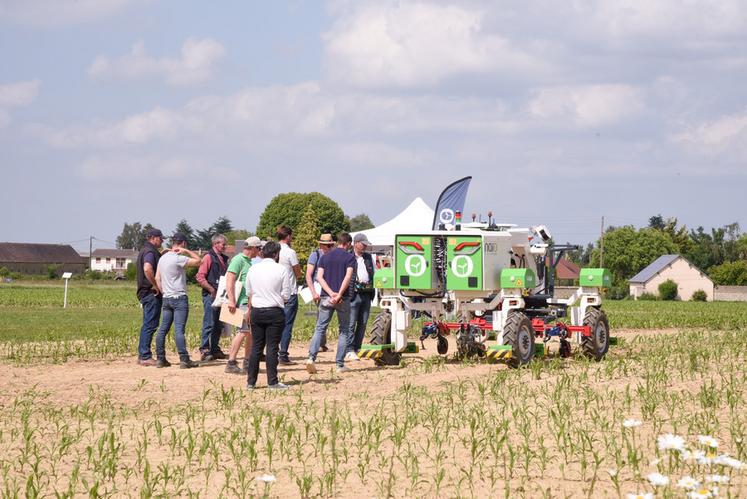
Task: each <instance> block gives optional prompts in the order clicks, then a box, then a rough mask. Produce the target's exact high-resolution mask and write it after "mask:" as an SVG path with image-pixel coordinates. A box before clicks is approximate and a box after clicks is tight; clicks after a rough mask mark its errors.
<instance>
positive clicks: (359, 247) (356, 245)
mask: <svg viewBox="0 0 747 499" xmlns="http://www.w3.org/2000/svg"><path fill="white" fill-rule="evenodd" d="M370 246H371V243H370V242H369V240H368V238H367V237H366V235H365V234H363V233H360V234H356V235H355V240H354V241H353V256H354V257H355V262H356V267H355V274H354V275H353V277H354V282H355V283H354V285H353V299H352V300H351V301H350V329H351V331H352V334H351V338H350V343H349V344H348V348H347V353H346V354H345V360H360V359H359V358H358V350H360V349H361V345H363V337H364V336H365V335H366V324H368V316H369V314H370V312H371V301H372V300H373V297H374V289H373V285H372V282H373V275H374V265H373V257H372V256H371V253H367V252H366V249H367V248H369V247H370Z"/></svg>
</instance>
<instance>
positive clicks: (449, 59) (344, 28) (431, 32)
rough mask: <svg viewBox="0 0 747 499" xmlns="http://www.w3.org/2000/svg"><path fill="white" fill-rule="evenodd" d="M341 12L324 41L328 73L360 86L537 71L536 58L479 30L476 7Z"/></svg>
mask: <svg viewBox="0 0 747 499" xmlns="http://www.w3.org/2000/svg"><path fill="white" fill-rule="evenodd" d="M361 5H362V6H361V7H359V8H357V9H354V10H352V12H349V13H347V14H344V15H343V16H342V17H341V18H340V19H339V20H338V21H337V22H336V23H335V25H334V26H333V27H332V29H331V31H330V32H328V33H327V34H326V35H325V37H324V39H325V51H326V55H325V56H326V61H325V62H326V67H327V71H328V73H329V75H330V77H331V78H332V79H334V80H337V81H343V82H350V83H352V84H354V85H357V86H361V87H376V86H390V85H391V86H402V87H408V86H420V85H433V84H436V83H438V82H440V81H442V80H444V79H446V78H449V77H453V76H458V75H461V74H474V73H482V72H489V71H493V72H496V71H503V72H505V73H516V72H537V71H538V70H542V69H544V67H545V66H546V65H545V64H544V63H543V62H542V61H541V60H539V59H537V58H535V57H533V56H532V55H530V54H528V53H526V52H524V51H522V50H521V49H519V48H518V47H515V46H513V45H512V43H511V42H510V40H508V39H506V38H503V37H500V36H498V35H495V34H491V33H487V32H486V31H485V30H484V29H483V17H484V14H483V13H482V12H481V11H478V10H473V9H467V8H462V7H459V6H452V5H435V4H428V3H396V4H392V3H375V4H370V5H366V4H361Z"/></svg>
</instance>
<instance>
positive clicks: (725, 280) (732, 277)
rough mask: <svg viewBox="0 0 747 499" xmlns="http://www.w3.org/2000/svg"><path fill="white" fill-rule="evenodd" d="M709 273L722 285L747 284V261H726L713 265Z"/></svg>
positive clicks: (714, 280)
mask: <svg viewBox="0 0 747 499" xmlns="http://www.w3.org/2000/svg"><path fill="white" fill-rule="evenodd" d="M708 274H709V275H710V276H711V279H713V282H715V283H716V284H720V285H722V286H747V261H745V260H737V261H736V262H724V263H722V264H721V265H715V266H713V267H711V268H710V270H709V271H708Z"/></svg>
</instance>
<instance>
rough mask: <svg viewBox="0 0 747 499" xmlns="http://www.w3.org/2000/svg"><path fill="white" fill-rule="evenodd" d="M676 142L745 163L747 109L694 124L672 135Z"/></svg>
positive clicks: (708, 153) (746, 158)
mask: <svg viewBox="0 0 747 499" xmlns="http://www.w3.org/2000/svg"><path fill="white" fill-rule="evenodd" d="M671 138H672V140H673V141H674V142H675V143H678V144H680V145H682V146H685V147H688V148H694V149H695V150H696V151H697V152H698V153H700V154H705V155H718V154H722V155H725V156H727V158H728V157H730V158H731V159H732V160H736V161H739V162H740V163H742V164H741V166H742V170H744V168H743V163H744V161H745V160H747V110H744V111H742V112H741V113H736V114H732V115H726V116H721V117H719V118H718V119H715V120H713V121H708V122H704V123H699V124H696V125H692V126H690V127H689V129H688V130H686V131H684V132H681V133H679V134H675V135H673V136H672V137H671Z"/></svg>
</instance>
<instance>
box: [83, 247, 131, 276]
mask: <svg viewBox="0 0 747 499" xmlns="http://www.w3.org/2000/svg"><path fill="white" fill-rule="evenodd" d="M136 260H137V251H135V250H128V249H95V250H93V253H91V270H98V271H99V272H118V273H124V272H125V271H126V270H127V266H128V265H129V264H131V263H135V261H136Z"/></svg>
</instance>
